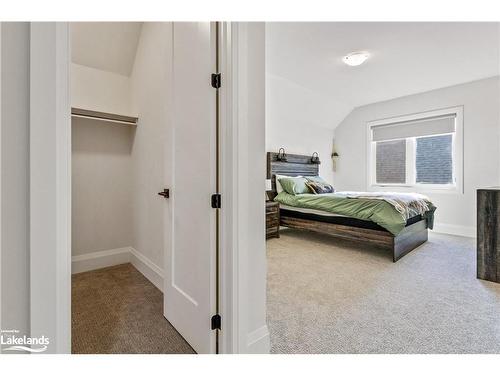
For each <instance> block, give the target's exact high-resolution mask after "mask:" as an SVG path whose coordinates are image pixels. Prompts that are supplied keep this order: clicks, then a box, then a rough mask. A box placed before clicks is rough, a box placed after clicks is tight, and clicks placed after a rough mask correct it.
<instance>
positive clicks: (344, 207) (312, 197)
mask: <svg viewBox="0 0 500 375" xmlns="http://www.w3.org/2000/svg"><path fill="white" fill-rule="evenodd" d="M274 200H275V201H277V202H280V203H282V204H284V205H287V206H292V207H299V208H309V209H314V210H320V211H326V212H330V213H333V214H337V215H343V216H350V217H353V218H356V219H360V220H368V221H373V222H374V223H376V224H378V225H380V226H381V227H382V228H384V229H387V230H388V231H389V232H391V233H392V234H394V235H397V234H399V232H401V231H402V230H403V229H404V227H405V226H406V219H405V217H404V216H403V215H401V213H399V212H398V211H397V210H396V209H395V208H394V207H393V206H392V205H391V204H390V203H388V202H386V201H384V200H381V199H367V198H357V199H351V198H350V197H348V194H345V193H331V194H298V195H291V194H288V193H286V192H284V191H282V192H281V193H279V194H278V195H277V196H276V198H274ZM428 205H429V211H427V212H425V213H424V214H423V215H422V216H423V218H424V219H426V220H427V223H428V227H429V228H431V229H432V225H433V218H434V211H435V210H436V207H435V206H434V205H433V204H432V203H430V202H429V204H428Z"/></svg>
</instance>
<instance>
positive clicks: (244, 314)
mask: <svg viewBox="0 0 500 375" xmlns="http://www.w3.org/2000/svg"><path fill="white" fill-rule="evenodd" d="M255 27H265V25H264V24H262V26H260V25H256V24H251V23H246V22H232V23H228V24H227V28H225V29H224V30H225V32H224V36H225V39H224V40H223V43H222V46H223V58H222V62H223V68H225V73H226V76H225V77H224V76H223V86H222V90H221V93H222V100H221V114H222V118H221V121H222V125H221V129H222V132H223V134H224V135H223V140H222V152H223V158H222V160H223V165H222V170H223V176H224V179H223V182H222V187H223V195H222V196H223V209H224V214H223V217H224V219H223V220H224V224H223V225H225V230H224V229H223V235H222V239H223V240H222V241H223V242H222V252H221V276H222V279H221V290H222V301H221V302H222V303H221V306H222V313H223V319H222V322H223V332H226V333H225V335H223V336H222V337H223V342H222V352H223V353H269V349H270V340H269V334H268V333H267V327H266V325H265V324H264V326H263V327H261V328H259V329H258V330H256V331H253V332H251V333H250V334H248V329H249V327H248V324H249V323H248V322H249V320H250V319H249V313H250V312H251V311H252V309H254V308H255V306H252V301H250V300H249V299H250V295H251V293H250V292H249V288H250V287H251V286H250V282H249V279H250V278H251V275H250V274H249V272H251V271H249V267H248V261H247V255H248V254H255V253H256V251H257V250H259V251H260V249H255V248H249V245H248V244H249V238H248V232H249V230H248V224H247V221H248V217H247V216H248V215H247V211H246V209H245V208H246V207H248V205H249V202H248V194H247V193H248V186H249V185H248V182H247V180H248V165H249V164H248V163H249V159H248V158H252V159H250V160H253V154H252V152H255V151H254V150H249V147H248V137H249V136H254V135H253V134H252V129H253V128H252V126H254V124H253V123H251V121H252V118H251V117H252V116H251V113H249V108H248V106H249V103H251V101H252V100H254V98H252V97H251V94H254V93H251V91H250V90H251V88H252V87H251V83H252V82H251V81H250V80H252V79H253V78H254V77H252V75H251V73H252V72H251V71H249V69H252V66H251V65H249V64H248V62H249V61H250V60H251V53H252V51H249V48H252V45H251V43H252V37H253V35H252V32H253V30H252V29H253V28H255ZM257 79H259V77H257ZM262 126H264V123H262ZM263 165H264V164H263ZM262 177H263V178H265V174H264V173H263V175H262ZM262 204H264V202H262ZM262 228H264V227H262ZM262 243H263V251H264V253H265V233H264V229H262ZM263 277H264V278H265V273H264V276H263ZM264 293H265V291H264Z"/></svg>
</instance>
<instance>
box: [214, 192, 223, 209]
mask: <svg viewBox="0 0 500 375" xmlns="http://www.w3.org/2000/svg"><path fill="white" fill-rule="evenodd" d="M221 201H222V197H221V195H220V194H212V208H220V207H221Z"/></svg>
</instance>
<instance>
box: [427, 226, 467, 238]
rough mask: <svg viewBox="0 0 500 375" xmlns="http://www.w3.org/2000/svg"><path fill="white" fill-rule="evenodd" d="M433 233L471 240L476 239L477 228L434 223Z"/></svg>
mask: <svg viewBox="0 0 500 375" xmlns="http://www.w3.org/2000/svg"><path fill="white" fill-rule="evenodd" d="M433 232H436V233H443V234H452V235H454V236H461V237H471V238H475V237H476V235H477V231H476V227H467V226H464V225H454V224H445V223H434V229H433Z"/></svg>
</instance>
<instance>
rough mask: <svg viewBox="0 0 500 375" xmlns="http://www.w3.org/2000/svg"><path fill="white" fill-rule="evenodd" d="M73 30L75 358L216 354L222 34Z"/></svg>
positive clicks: (148, 26) (152, 26) (123, 26)
mask: <svg viewBox="0 0 500 375" xmlns="http://www.w3.org/2000/svg"><path fill="white" fill-rule="evenodd" d="M70 28H71V47H72V62H71V70H70V73H71V74H70V76H71V113H72V272H73V274H74V275H73V280H72V285H73V289H72V307H73V311H72V327H73V330H72V344H73V347H72V352H74V353H80V352H86V353H87V352H97V353H108V352H125V353H137V352H139V353H178V352H181V353H182V352H185V353H192V352H193V350H194V351H196V352H198V353H214V352H217V350H218V348H217V340H216V339H217V337H216V334H215V332H216V331H217V330H218V327H212V326H211V325H210V323H211V317H212V316H213V315H217V305H216V302H217V291H216V285H217V280H216V277H217V271H216V268H217V246H218V242H217V239H218V234H217V230H218V217H219V213H218V208H217V207H213V205H211V204H210V200H211V195H212V194H217V189H218V184H217V181H218V175H217V173H218V170H219V168H218V166H217V163H218V156H217V155H218V142H217V140H218V136H217V128H216V113H217V110H216V95H217V94H216V92H217V89H216V88H214V87H212V85H211V84H210V80H207V77H208V78H210V76H211V74H213V73H215V72H216V66H215V63H216V48H217V43H215V40H216V36H217V28H218V26H217V25H216V24H213V23H208V22H205V23H169V22H158V23H134V22H130V23H123V22H120V23H107V22H104V23H102V22H97V23H73V24H71V25H70ZM194 55H196V56H194ZM193 61H196V63H193ZM193 93H196V94H195V95H193ZM193 232H196V236H193ZM193 275H195V277H193ZM161 292H163V294H162V293H161ZM159 299H161V300H162V301H161V302H162V303H161V304H158V302H159ZM161 307H163V309H161ZM162 310H163V311H162ZM163 317H165V318H166V319H164V318H163ZM153 322H156V323H153ZM125 333H126V334H125ZM125 336H126V337H127V340H125V342H124V343H123V342H122V341H123V337H125Z"/></svg>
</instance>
